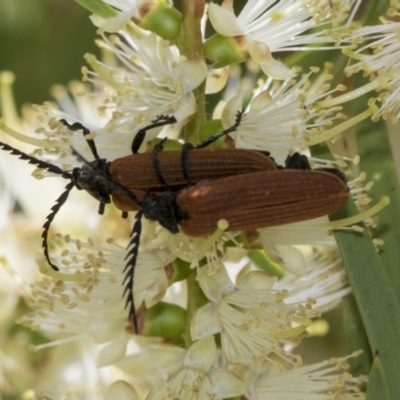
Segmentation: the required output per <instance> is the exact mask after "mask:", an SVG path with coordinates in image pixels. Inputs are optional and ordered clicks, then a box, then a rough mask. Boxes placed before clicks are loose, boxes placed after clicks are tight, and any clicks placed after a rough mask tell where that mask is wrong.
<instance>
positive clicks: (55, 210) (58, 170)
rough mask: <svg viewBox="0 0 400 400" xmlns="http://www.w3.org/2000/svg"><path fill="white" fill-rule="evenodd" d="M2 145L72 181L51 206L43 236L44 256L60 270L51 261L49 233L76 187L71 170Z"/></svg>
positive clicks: (15, 153) (12, 152)
mask: <svg viewBox="0 0 400 400" xmlns="http://www.w3.org/2000/svg"><path fill="white" fill-rule="evenodd" d="M0 146H1V147H2V148H3V149H4V150H6V151H10V152H11V154H13V155H15V156H18V157H19V158H20V159H21V160H25V161H28V162H29V164H34V165H37V166H38V167H39V168H43V169H47V170H48V171H49V172H52V173H54V174H57V175H61V176H62V177H63V178H65V179H69V180H71V182H70V183H68V185H67V186H66V187H65V189H66V190H65V191H64V193H63V194H62V195H61V196H60V197H59V198H58V199H57V201H56V204H55V205H54V206H53V207H52V208H51V210H52V212H51V213H50V214H49V215H48V216H47V217H46V222H45V224H44V225H43V229H44V231H43V233H42V238H43V241H42V247H43V252H44V256H45V257H46V260H47V262H48V263H49V265H50V266H51V268H53V269H54V270H55V271H59V268H58V267H57V266H55V265H54V264H53V263H52V262H51V261H50V256H49V247H48V243H47V237H48V234H49V229H50V224H51V222H52V221H53V220H54V217H55V216H56V214H57V213H58V211H59V210H60V208H61V206H62V205H63V204H64V203H65V202H66V200H67V198H68V195H69V192H70V191H71V189H72V188H73V187H74V182H73V181H72V174H70V173H69V172H66V171H63V170H62V169H61V168H59V167H57V166H56V165H53V164H49V163H47V162H45V161H42V160H39V159H37V158H35V157H32V156H29V155H28V154H25V153H23V152H22V151H20V150H17V149H14V147H11V146H9V145H8V144H5V143H3V142H0Z"/></svg>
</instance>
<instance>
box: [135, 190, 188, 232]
mask: <svg viewBox="0 0 400 400" xmlns="http://www.w3.org/2000/svg"><path fill="white" fill-rule="evenodd" d="M175 199H176V193H174V192H171V191H166V192H164V193H160V194H154V193H147V194H146V195H145V197H144V199H143V203H142V210H143V214H144V216H145V217H146V218H147V219H149V220H152V221H158V222H159V223H160V225H162V226H163V227H164V228H165V229H168V230H169V231H170V232H172V233H178V232H179V226H178V224H179V222H180V221H182V220H183V219H184V218H185V215H184V214H183V213H182V211H181V210H180V209H179V207H178V206H177V204H176V203H175Z"/></svg>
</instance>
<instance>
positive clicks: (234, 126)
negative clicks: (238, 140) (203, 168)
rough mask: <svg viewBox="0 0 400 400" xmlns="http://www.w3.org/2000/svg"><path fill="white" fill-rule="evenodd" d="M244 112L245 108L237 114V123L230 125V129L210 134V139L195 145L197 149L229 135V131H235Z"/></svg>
mask: <svg viewBox="0 0 400 400" xmlns="http://www.w3.org/2000/svg"><path fill="white" fill-rule="evenodd" d="M243 113H244V109H243V110H241V111H238V112H237V114H236V121H235V123H234V124H233V125H232V126H231V127H229V128H228V129H225V130H224V131H222V132H219V133H216V134H215V135H212V136H210V137H209V138H208V139H206V140H205V141H204V142H202V143H200V144H198V145H197V146H194V148H195V149H202V148H204V147H207V146H208V145H210V144H211V143H214V142H215V141H216V140H218V139H219V138H220V137H222V136H225V135H227V134H228V133H231V132H235V131H236V129H237V127H238V126H239V125H240V121H241V120H242V115H243Z"/></svg>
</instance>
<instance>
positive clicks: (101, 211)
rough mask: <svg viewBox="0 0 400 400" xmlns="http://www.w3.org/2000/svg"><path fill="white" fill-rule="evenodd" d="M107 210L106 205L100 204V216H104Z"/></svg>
mask: <svg viewBox="0 0 400 400" xmlns="http://www.w3.org/2000/svg"><path fill="white" fill-rule="evenodd" d="M105 208H106V205H105V204H104V203H100V204H99V211H98V213H99V214H100V215H103V214H104V210H105Z"/></svg>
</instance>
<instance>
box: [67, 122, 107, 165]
mask: <svg viewBox="0 0 400 400" xmlns="http://www.w3.org/2000/svg"><path fill="white" fill-rule="evenodd" d="M60 122H61V123H62V124H64V125H65V126H66V127H67V128H68V129H69V130H70V131H79V130H80V129H82V131H83V136H85V140H86V142H87V144H88V146H89V148H90V150H91V152H92V154H93V157H94V158H95V160H100V157H99V154H98V153H97V148H96V144H95V142H94V140H93V139H86V136H87V135H89V134H90V131H89V129H88V128H86V127H85V126H83V125H82V124H81V123H80V122H74V123H73V124H70V123H68V122H67V121H66V120H65V119H60Z"/></svg>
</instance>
